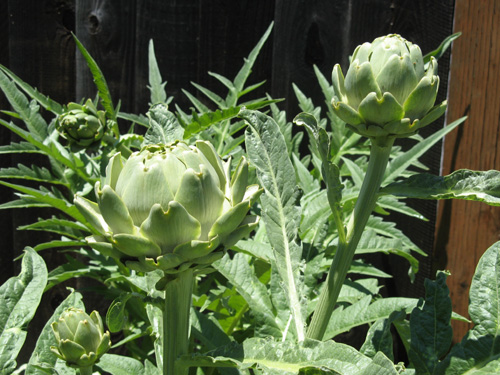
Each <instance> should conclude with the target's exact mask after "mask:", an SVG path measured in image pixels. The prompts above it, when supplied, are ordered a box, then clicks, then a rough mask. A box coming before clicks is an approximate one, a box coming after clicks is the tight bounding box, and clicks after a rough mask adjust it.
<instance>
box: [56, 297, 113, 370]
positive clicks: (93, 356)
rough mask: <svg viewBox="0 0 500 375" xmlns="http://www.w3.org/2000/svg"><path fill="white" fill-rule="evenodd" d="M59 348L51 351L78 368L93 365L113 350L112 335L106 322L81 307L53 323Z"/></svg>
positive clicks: (69, 310) (67, 311)
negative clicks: (111, 348)
mask: <svg viewBox="0 0 500 375" xmlns="http://www.w3.org/2000/svg"><path fill="white" fill-rule="evenodd" d="M52 331H53V332H54V336H55V338H56V342H57V346H51V347H50V350H51V351H52V352H53V353H54V354H55V355H57V356H58V357H59V358H60V359H62V360H64V361H66V364H67V365H68V366H70V367H74V368H82V367H89V366H92V365H93V364H94V363H96V362H97V361H99V359H100V358H101V357H102V355H103V354H104V353H106V352H107V351H108V350H109V348H110V347H111V340H110V338H109V332H108V331H106V332H104V327H103V324H102V319H101V317H100V315H99V313H98V312H97V311H92V313H91V314H90V315H87V314H86V313H85V311H83V310H81V309H77V308H73V307H71V308H69V309H67V310H65V311H64V312H63V313H62V314H61V316H60V317H59V319H58V320H57V321H55V322H54V323H52Z"/></svg>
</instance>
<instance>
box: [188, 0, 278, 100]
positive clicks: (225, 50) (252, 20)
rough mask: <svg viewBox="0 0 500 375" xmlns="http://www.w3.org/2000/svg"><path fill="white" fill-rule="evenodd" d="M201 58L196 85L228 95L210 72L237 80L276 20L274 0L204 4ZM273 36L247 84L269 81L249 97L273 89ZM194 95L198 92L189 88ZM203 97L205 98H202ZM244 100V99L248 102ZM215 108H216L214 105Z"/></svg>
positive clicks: (225, 0) (201, 6)
mask: <svg viewBox="0 0 500 375" xmlns="http://www.w3.org/2000/svg"><path fill="white" fill-rule="evenodd" d="M199 16H200V19H199V22H200V36H199V55H198V56H199V58H198V72H197V77H196V82H197V83H199V84H201V85H203V86H207V87H213V88H214V90H215V91H216V92H217V93H220V94H221V95H223V94H224V95H225V94H226V92H227V89H226V88H225V87H223V86H222V85H221V84H220V83H219V82H218V81H217V80H215V78H212V77H210V76H209V75H208V74H207V72H209V71H210V72H215V73H219V74H222V75H224V76H225V77H227V78H229V79H231V80H232V79H234V77H235V76H236V74H237V73H238V71H239V70H240V68H241V67H242V66H243V59H244V58H246V57H247V56H248V55H249V53H250V51H251V50H252V49H253V48H254V46H255V45H256V44H257V42H258V41H259V39H260V38H261V37H262V35H263V34H264V32H265V31H266V30H267V28H268V27H269V25H270V24H271V22H272V20H273V17H274V1H268V0H259V1H250V0H243V1H237V2H235V1H231V0H216V1H211V2H203V1H202V2H201V5H200V13H199ZM273 35H274V32H273V33H272V34H271V35H270V36H269V38H268V40H267V42H266V44H265V45H264V47H263V48H262V50H261V52H260V54H259V57H258V58H257V61H256V63H255V65H254V67H253V69H252V73H251V75H250V77H249V80H248V82H247V85H249V84H253V83H257V82H261V81H264V80H265V81H267V82H266V83H265V84H264V86H263V87H262V88H261V89H259V90H258V91H257V92H256V93H252V94H249V98H250V97H252V98H256V97H257V96H256V94H260V95H261V96H263V95H265V93H266V92H270V90H271V82H270V80H271V73H272V72H271V70H272V64H271V59H272V47H273ZM189 90H190V91H191V92H195V91H196V90H195V89H194V88H193V89H191V88H189ZM199 98H203V96H199ZM246 99H247V97H243V98H242V100H243V101H244V100H246ZM212 107H213V105H212Z"/></svg>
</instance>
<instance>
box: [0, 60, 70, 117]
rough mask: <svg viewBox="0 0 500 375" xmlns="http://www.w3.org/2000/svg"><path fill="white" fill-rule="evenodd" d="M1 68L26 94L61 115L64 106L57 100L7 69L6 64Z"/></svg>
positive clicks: (0, 66)
mask: <svg viewBox="0 0 500 375" xmlns="http://www.w3.org/2000/svg"><path fill="white" fill-rule="evenodd" d="M0 69H1V70H3V72H4V73H5V74H6V75H8V76H9V78H10V79H11V80H12V81H14V82H15V83H16V84H17V85H18V86H19V87H20V88H21V89H22V90H24V92H25V93H26V94H28V95H29V96H30V97H31V98H33V99H35V100H36V101H37V102H38V103H40V105H41V106H42V107H44V108H45V109H46V110H48V111H51V112H53V113H55V114H57V115H60V114H61V113H62V112H63V107H62V105H60V104H59V103H57V102H56V101H54V100H52V99H50V98H49V97H48V96H45V95H43V94H42V93H41V92H39V91H38V90H37V89H36V88H33V87H32V86H30V85H29V84H27V83H26V82H24V81H23V80H22V79H21V78H19V77H18V76H16V75H15V74H14V73H13V72H12V71H11V70H9V69H7V68H6V67H5V66H3V65H0Z"/></svg>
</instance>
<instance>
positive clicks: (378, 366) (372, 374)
mask: <svg viewBox="0 0 500 375" xmlns="http://www.w3.org/2000/svg"><path fill="white" fill-rule="evenodd" d="M398 374H399V371H398V370H397V369H396V366H394V363H392V361H391V360H390V359H389V358H387V357H386V356H385V354H384V353H382V352H378V353H377V354H376V355H375V357H373V361H372V362H371V363H370V364H369V365H368V366H367V367H366V369H365V370H364V371H363V373H362V374H361V375H398Z"/></svg>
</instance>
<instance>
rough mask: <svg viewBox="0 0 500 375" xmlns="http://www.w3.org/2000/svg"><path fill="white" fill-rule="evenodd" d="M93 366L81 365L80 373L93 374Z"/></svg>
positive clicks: (81, 374)
mask: <svg viewBox="0 0 500 375" xmlns="http://www.w3.org/2000/svg"><path fill="white" fill-rule="evenodd" d="M92 368H93V366H88V367H80V368H79V369H78V370H79V372H80V375H92V373H93V371H92Z"/></svg>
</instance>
